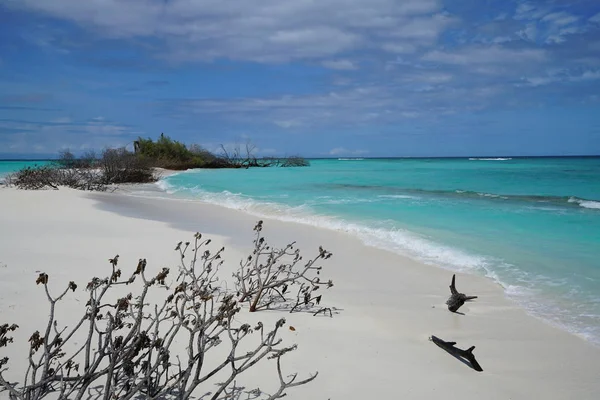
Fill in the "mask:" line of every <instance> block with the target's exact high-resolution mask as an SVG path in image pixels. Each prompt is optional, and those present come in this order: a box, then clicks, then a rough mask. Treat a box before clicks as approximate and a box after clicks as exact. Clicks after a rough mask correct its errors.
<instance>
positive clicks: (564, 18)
mask: <svg viewBox="0 0 600 400" xmlns="http://www.w3.org/2000/svg"><path fill="white" fill-rule="evenodd" d="M578 20H579V18H577V17H576V16H574V15H572V14H569V13H566V12H564V11H561V12H554V13H550V14H547V15H546V16H544V17H543V18H542V21H545V22H548V23H552V24H554V25H558V26H564V25H569V24H572V23H574V22H577V21H578Z"/></svg>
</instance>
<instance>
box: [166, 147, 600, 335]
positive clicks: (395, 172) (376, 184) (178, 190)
mask: <svg viewBox="0 0 600 400" xmlns="http://www.w3.org/2000/svg"><path fill="white" fill-rule="evenodd" d="M159 185H160V186H161V187H162V188H163V189H165V190H166V191H167V192H169V193H172V194H175V195H177V196H183V197H187V198H195V199H199V200H203V201H208V202H211V203H215V204H219V205H224V206H226V207H230V208H235V209H241V210H245V211H248V212H251V213H254V214H255V215H258V216H269V217H275V218H279V219H283V220H293V221H298V222H303V223H307V224H313V225H317V226H322V227H327V228H331V229H336V230H343V231H347V232H349V233H351V234H354V235H356V236H358V237H360V238H361V239H362V240H363V241H364V242H365V243H367V244H369V245H373V246H377V247H381V248H385V249H389V250H392V251H395V252H398V253H401V254H404V255H408V256H411V257H414V258H417V259H419V260H422V261H424V262H426V263H430V264H434V265H437V266H440V267H443V268H447V269H450V270H458V271H463V272H472V273H476V274H482V275H485V276H488V277H490V278H492V279H494V280H496V281H497V282H499V283H500V284H502V285H503V287H504V288H505V290H506V294H507V296H509V297H510V298H512V299H514V300H516V301H517V302H518V303H519V304H521V305H522V306H523V307H525V308H526V309H527V310H529V311H530V312H531V313H532V314H534V315H537V316H539V317H542V318H544V319H546V320H548V321H551V322H552V323H554V324H556V325H559V326H561V327H563V328H564V329H568V330H570V331H572V332H574V333H576V334H579V335H581V336H583V337H585V338H586V339H588V340H590V341H592V342H595V343H596V344H600V158H543V159H365V160H313V161H312V163H311V167H308V168H262V169H261V168H255V169H248V170H194V171H187V172H184V173H180V174H176V175H173V176H170V177H167V178H166V179H164V180H162V181H161V182H159Z"/></svg>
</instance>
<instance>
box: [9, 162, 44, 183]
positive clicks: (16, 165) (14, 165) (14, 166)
mask: <svg viewBox="0 0 600 400" xmlns="http://www.w3.org/2000/svg"><path fill="white" fill-rule="evenodd" d="M48 163H49V161H0V181H1V180H2V178H4V177H5V176H6V175H8V174H10V173H12V172H16V171H18V170H20V169H22V168H25V167H34V166H36V165H45V164H48Z"/></svg>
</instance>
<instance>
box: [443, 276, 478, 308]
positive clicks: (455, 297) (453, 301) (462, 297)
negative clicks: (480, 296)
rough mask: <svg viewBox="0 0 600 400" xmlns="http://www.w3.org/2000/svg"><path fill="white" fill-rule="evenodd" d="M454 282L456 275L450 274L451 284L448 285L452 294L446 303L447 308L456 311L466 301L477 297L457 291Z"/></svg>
mask: <svg viewBox="0 0 600 400" xmlns="http://www.w3.org/2000/svg"><path fill="white" fill-rule="evenodd" d="M455 282H456V275H452V284H451V285H450V293H452V294H451V295H450V297H449V298H448V300H447V301H446V304H447V305H448V310H450V311H452V312H457V311H458V309H459V308H461V307H462V305H463V304H465V302H466V301H469V300H473V299H476V298H477V296H467V295H466V294H464V293H458V290H456V285H455Z"/></svg>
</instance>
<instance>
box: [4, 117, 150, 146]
mask: <svg viewBox="0 0 600 400" xmlns="http://www.w3.org/2000/svg"><path fill="white" fill-rule="evenodd" d="M0 131H1V132H2V135H0V148H4V147H6V148H10V149H11V150H12V152H28V151H31V150H32V149H33V150H34V152H40V151H41V150H42V149H43V151H44V152H46V153H53V152H56V151H58V150H60V149H61V148H65V147H68V148H71V149H82V148H95V149H102V148H104V147H105V146H120V145H123V144H124V143H127V142H129V141H131V140H133V138H135V137H136V136H138V135H140V134H141V133H142V132H139V131H136V130H134V129H133V128H131V127H129V126H125V125H120V124H117V123H114V122H110V121H106V120H102V121H99V120H97V119H90V120H88V121H82V122H77V121H72V120H71V119H70V118H68V117H61V118H55V119H53V120H50V121H48V122H30V121H19V120H3V121H0ZM33 143H35V144H36V145H37V147H35V146H34V145H33ZM59 143H62V144H59ZM82 146H83V147H82Z"/></svg>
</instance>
